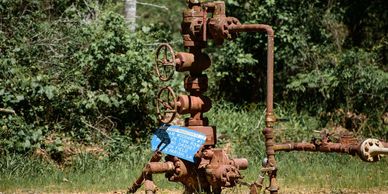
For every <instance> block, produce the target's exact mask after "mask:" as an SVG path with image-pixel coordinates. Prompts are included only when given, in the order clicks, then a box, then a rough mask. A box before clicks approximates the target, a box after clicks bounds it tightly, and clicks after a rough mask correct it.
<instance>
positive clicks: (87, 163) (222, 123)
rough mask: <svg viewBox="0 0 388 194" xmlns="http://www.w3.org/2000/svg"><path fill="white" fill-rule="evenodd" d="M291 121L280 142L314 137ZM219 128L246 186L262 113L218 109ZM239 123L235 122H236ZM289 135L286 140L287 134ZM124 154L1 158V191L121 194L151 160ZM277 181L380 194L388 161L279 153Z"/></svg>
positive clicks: (301, 189) (387, 180)
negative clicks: (243, 164) (239, 160)
mask: <svg viewBox="0 0 388 194" xmlns="http://www.w3.org/2000/svg"><path fill="white" fill-rule="evenodd" d="M277 114H278V115H279V116H281V117H287V116H288V117H290V122H288V123H284V124H280V125H279V126H278V127H277V128H276V131H277V134H278V136H277V139H279V140H287V139H288V140H308V139H306V138H307V137H309V136H312V135H314V134H313V133H312V130H311V128H310V127H311V126H314V127H313V129H315V128H316V126H317V124H316V123H314V122H315V120H314V119H311V118H308V117H305V116H300V117H296V116H295V115H291V116H289V114H287V112H281V111H280V112H278V113H277ZM208 115H209V117H211V118H212V120H211V122H212V123H214V124H215V125H216V126H217V129H218V135H219V140H220V141H219V144H218V145H219V147H226V148H227V150H229V152H230V154H231V155H232V156H238V157H246V158H248V159H249V161H250V167H249V168H248V169H247V170H245V171H244V172H243V174H244V175H245V179H244V181H247V182H252V181H254V180H255V179H256V177H257V175H258V174H257V173H258V172H259V168H260V165H261V160H262V158H263V156H264V155H263V148H264V146H263V140H262V136H261V132H260V131H261V128H262V127H263V108H262V107H255V106H253V107H245V108H244V109H237V108H235V107H231V106H216V107H215V108H214V109H213V110H212V111H211V112H210V113H208ZM236 118H238V122H237V119H236ZM287 133H289V134H292V136H287V135H285V134H287ZM126 147H129V149H126V151H125V152H123V153H120V154H116V157H107V156H104V155H96V154H90V153H89V154H87V153H85V154H79V155H77V156H74V157H73V158H72V163H71V165H58V164H57V163H55V162H50V161H48V160H47V159H44V158H42V157H38V156H32V157H31V156H20V155H8V156H2V157H0V192H3V193H14V192H17V193H24V192H26V193H29V192H31V191H32V192H60V193H62V192H68V193H72V192H83V193H104V192H115V191H118V192H123V191H125V190H126V188H127V187H128V186H129V185H130V184H131V183H132V182H133V181H134V180H135V179H136V177H137V176H138V175H139V174H140V172H141V169H142V168H143V165H144V164H145V163H146V161H147V160H148V158H149V157H150V155H151V150H150V149H149V147H150V146H149V145H148V144H143V145H132V144H130V143H128V145H126ZM277 160H278V167H279V171H278V180H279V184H280V186H281V191H282V192H281V193H333V194H334V193H384V192H386V191H388V170H387V166H388V160H387V158H383V159H382V161H380V162H377V163H365V162H362V161H361V160H360V159H359V158H358V157H357V156H356V157H353V156H348V155H338V154H320V153H301V152H299V153H297V152H290V153H279V154H278V155H277ZM154 177H155V182H156V184H157V185H158V186H159V188H162V190H161V191H160V193H172V191H174V192H177V193H180V192H181V191H183V189H182V186H180V185H179V184H175V183H170V182H168V181H167V180H166V179H165V178H164V175H155V176H154ZM226 192H227V193H246V192H247V189H246V188H245V187H237V188H234V189H228V190H226Z"/></svg>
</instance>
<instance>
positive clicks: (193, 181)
mask: <svg viewBox="0 0 388 194" xmlns="http://www.w3.org/2000/svg"><path fill="white" fill-rule="evenodd" d="M186 2H187V8H186V9H185V10H184V11H183V21H182V23H181V34H182V38H183V45H184V46H185V48H187V49H188V52H175V51H174V50H173V48H172V47H171V46H170V45H168V44H161V45H160V46H159V47H158V48H157V50H156V59H155V60H156V63H155V67H156V68H155V71H156V74H157V76H158V77H159V79H160V80H161V81H168V80H170V79H171V78H172V77H173V75H174V72H175V71H177V72H188V74H187V75H186V77H185V78H184V88H185V90H186V92H187V93H188V94H181V95H178V96H177V95H175V92H174V91H173V89H172V88H171V87H168V86H167V87H163V88H162V89H161V90H160V91H159V93H158V96H157V100H156V101H157V113H158V118H159V121H160V122H161V123H164V124H168V123H171V122H172V121H174V119H175V117H176V115H177V114H180V115H185V114H188V115H190V116H189V117H188V118H185V122H184V127H186V128H189V129H191V130H194V131H196V132H200V133H202V134H204V135H206V140H205V143H204V144H203V145H202V147H201V148H200V149H199V150H198V152H197V153H196V154H195V156H194V160H193V161H194V162H190V161H186V160H184V159H181V158H178V157H176V156H173V155H167V156H165V158H164V161H163V162H161V161H160V160H161V159H162V154H161V152H160V151H159V150H156V151H155V153H154V155H153V156H152V158H151V160H150V162H149V163H148V164H146V166H145V168H144V169H143V172H142V174H141V176H140V177H139V178H138V179H137V180H136V182H135V183H134V184H133V185H132V186H131V187H130V188H129V192H130V193H132V192H135V191H136V190H137V189H138V188H139V187H140V186H141V184H142V183H144V185H145V189H146V192H147V193H155V192H156V186H155V184H154V183H153V181H152V174H158V173H164V174H165V176H166V178H167V179H168V180H169V181H173V182H181V183H182V184H183V185H184V187H185V192H184V193H197V192H206V193H221V190H222V188H223V187H233V186H235V185H236V184H238V183H242V182H241V181H240V180H241V179H242V178H243V176H242V175H241V173H240V170H245V169H247V168H248V160H247V159H245V158H234V159H233V158H229V156H228V155H227V153H226V152H225V151H224V150H223V149H220V148H216V144H217V137H216V127H215V126H212V125H210V124H209V119H208V118H206V117H205V116H204V113H206V112H207V111H209V110H210V109H211V107H212V102H211V99H210V98H208V97H207V96H205V95H204V93H205V92H206V91H207V89H208V77H207V75H206V74H204V71H205V70H206V69H208V68H209V67H210V66H211V60H210V57H209V56H208V54H206V53H204V52H203V48H205V47H206V46H207V42H208V41H209V40H213V42H214V43H215V44H216V45H221V44H222V43H223V42H224V41H225V40H233V39H235V38H236V37H237V36H238V35H239V33H241V32H265V33H266V34H267V41H268V42H267V91H266V92H267V97H266V98H267V99H266V115H265V125H266V127H265V128H264V129H263V135H264V137H265V149H266V158H265V159H264V162H263V168H262V169H261V171H260V175H259V179H258V180H257V181H256V182H254V183H252V184H248V186H249V187H250V193H252V194H254V193H258V192H260V190H261V189H262V187H263V181H264V177H265V176H268V178H269V185H268V186H267V187H265V188H266V190H268V191H269V192H270V193H271V194H276V193H277V192H278V190H279V186H278V183H277V180H276V175H277V163H276V159H275V152H279V151H316V152H337V153H347V154H352V155H356V154H357V155H359V156H360V157H361V158H362V159H363V160H364V161H369V162H375V161H378V160H380V158H381V155H382V154H387V153H388V151H387V149H388V148H387V146H388V145H387V143H385V142H381V141H378V140H375V139H366V140H365V141H362V142H359V141H357V140H356V139H354V138H352V137H350V136H343V137H341V139H340V142H339V143H333V142H331V141H330V140H329V135H327V134H326V135H323V136H322V139H320V140H317V139H313V140H312V141H311V142H310V143H283V144H277V143H275V140H274V133H273V127H274V125H275V123H276V121H277V119H276V117H275V115H274V112H273V102H274V100H273V97H274V95H273V93H274V89H273V88H274V84H273V82H274V80H273V76H274V36H275V33H274V31H273V29H272V27H271V26H269V25H266V24H241V23H240V21H239V20H238V19H236V18H234V17H227V16H226V14H225V3H224V2H223V1H214V2H203V1H200V0H187V1H186Z"/></svg>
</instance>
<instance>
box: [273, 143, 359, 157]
mask: <svg viewBox="0 0 388 194" xmlns="http://www.w3.org/2000/svg"><path fill="white" fill-rule="evenodd" d="M273 149H274V150H275V151H276V152H279V151H287V152H289V151H310V152H337V153H347V154H351V155H355V154H357V153H358V152H359V150H360V145H359V144H357V145H356V144H348V145H346V144H341V143H326V144H322V145H319V146H318V145H315V144H313V143H285V144H275V145H274V146H273Z"/></svg>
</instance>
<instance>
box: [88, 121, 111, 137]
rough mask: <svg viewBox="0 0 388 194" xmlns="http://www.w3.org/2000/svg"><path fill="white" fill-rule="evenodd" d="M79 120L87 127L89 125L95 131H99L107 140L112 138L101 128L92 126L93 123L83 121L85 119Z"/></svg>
mask: <svg viewBox="0 0 388 194" xmlns="http://www.w3.org/2000/svg"><path fill="white" fill-rule="evenodd" d="M81 122H82V123H83V124H85V125H86V126H87V127H90V128H92V129H95V130H96V131H98V132H100V134H101V135H103V136H104V137H106V138H108V139H109V140H113V139H112V138H111V137H109V135H107V134H106V133H105V132H103V131H102V130H101V129H99V128H97V127H95V126H93V125H91V124H89V123H87V122H85V121H83V120H81Z"/></svg>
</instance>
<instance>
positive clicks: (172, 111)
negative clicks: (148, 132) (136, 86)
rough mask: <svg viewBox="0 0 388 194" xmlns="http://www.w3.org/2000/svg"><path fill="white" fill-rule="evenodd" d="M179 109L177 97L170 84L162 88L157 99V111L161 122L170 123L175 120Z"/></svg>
mask: <svg viewBox="0 0 388 194" xmlns="http://www.w3.org/2000/svg"><path fill="white" fill-rule="evenodd" d="M177 110H178V105H177V98H176V96H175V93H174V91H173V90H172V88H171V87H170V86H167V87H164V88H162V89H161V90H160V91H159V93H158V97H157V99H156V113H157V114H158V119H159V121H160V122H162V123H165V124H168V123H170V122H171V121H172V120H174V118H175V115H176V113H177Z"/></svg>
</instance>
